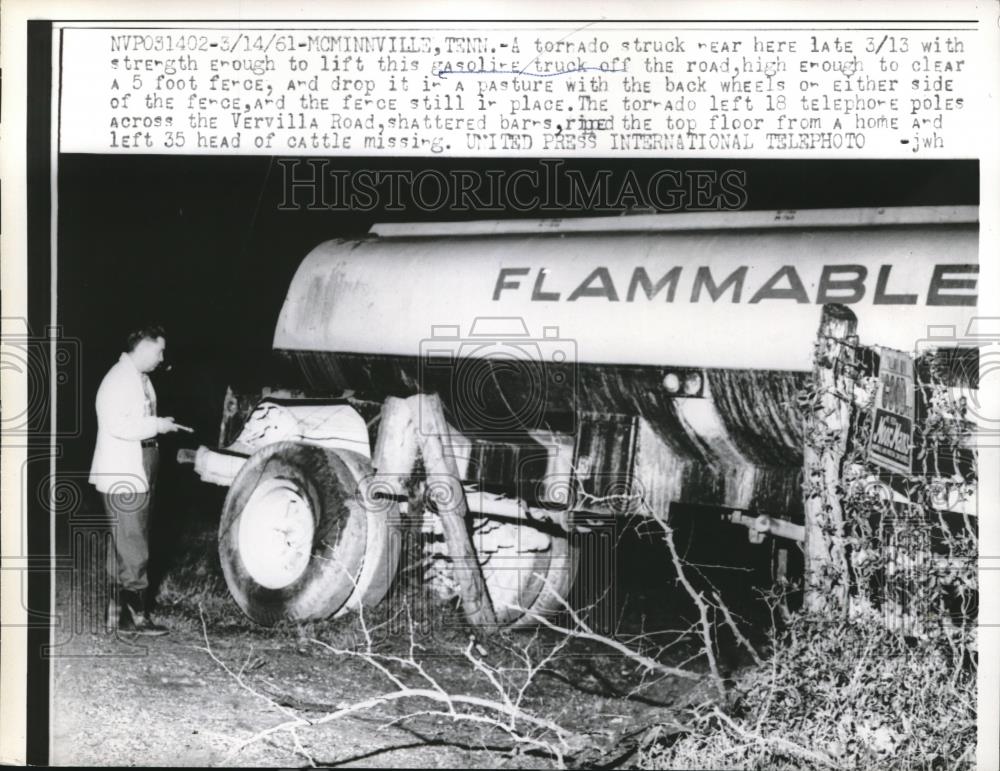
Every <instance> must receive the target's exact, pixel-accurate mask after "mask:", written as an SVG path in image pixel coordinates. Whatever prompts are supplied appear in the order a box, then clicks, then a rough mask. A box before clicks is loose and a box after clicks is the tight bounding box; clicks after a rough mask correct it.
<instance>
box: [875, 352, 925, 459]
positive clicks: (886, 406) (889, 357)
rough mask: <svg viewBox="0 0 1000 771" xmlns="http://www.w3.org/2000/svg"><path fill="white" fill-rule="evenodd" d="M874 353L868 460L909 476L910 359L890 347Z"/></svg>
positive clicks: (911, 452)
mask: <svg viewBox="0 0 1000 771" xmlns="http://www.w3.org/2000/svg"><path fill="white" fill-rule="evenodd" d="M877 350H878V352H879V368H878V380H879V387H878V393H877V395H876V397H875V405H874V414H873V417H872V433H871V438H870V440H869V444H868V459H869V460H870V461H872V462H873V463H877V464H878V465H879V466H882V467H883V468H885V469H888V470H890V471H895V472H897V473H900V474H909V473H910V470H911V463H912V456H913V417H914V397H913V359H912V358H911V357H910V356H909V355H908V354H906V353H903V352H902V351H894V350H892V349H891V348H878V349H877Z"/></svg>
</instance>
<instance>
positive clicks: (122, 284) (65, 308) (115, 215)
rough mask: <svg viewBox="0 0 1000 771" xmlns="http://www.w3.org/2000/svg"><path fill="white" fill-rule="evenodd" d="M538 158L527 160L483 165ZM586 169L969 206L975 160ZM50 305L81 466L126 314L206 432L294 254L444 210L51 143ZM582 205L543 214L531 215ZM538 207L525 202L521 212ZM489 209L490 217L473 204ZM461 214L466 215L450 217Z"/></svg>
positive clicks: (358, 162) (264, 169)
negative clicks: (152, 342) (73, 360)
mask: <svg viewBox="0 0 1000 771" xmlns="http://www.w3.org/2000/svg"><path fill="white" fill-rule="evenodd" d="M330 163H331V166H330V168H341V169H372V168H388V167H392V168H412V169H422V168H430V167H435V168H438V169H441V170H447V169H449V168H451V169H454V168H468V169H475V168H479V169H482V168H484V166H483V164H484V161H482V160H477V161H470V160H468V159H433V161H432V160H428V159H412V160H408V159H388V160H377V161H373V160H372V159H348V158H338V159H331V161H330ZM489 164H490V168H495V169H508V170H513V169H516V168H521V167H531V166H532V165H534V167H535V168H537V167H538V166H537V160H530V159H529V160H526V159H519V160H517V161H489ZM566 168H579V169H581V170H583V171H584V172H585V173H587V174H591V173H593V172H594V171H595V170H597V169H600V168H610V169H612V170H613V173H614V174H615V175H621V174H623V173H624V172H625V171H626V169H628V168H632V169H634V170H635V173H636V174H637V175H639V176H640V177H641V176H642V175H644V174H648V173H650V172H651V171H654V170H658V169H665V168H666V169H677V170H689V169H719V170H721V169H730V168H738V169H743V170H745V172H746V182H747V190H748V201H747V205H746V208H748V209H774V208H798V209H807V208H818V207H843V206H885V205H893V204H895V205H918V204H976V203H978V190H979V180H978V166H977V164H976V163H975V162H964V161H962V162H958V161H916V160H913V161H909V160H907V161H877V162H872V161H844V160H836V161H809V162H804V161H732V160H728V161H727V160H713V161H704V160H700V161H691V160H685V161H677V160H672V159H663V160H644V161H632V162H627V161H615V162H611V163H609V162H608V161H599V160H578V161H567V162H566ZM58 171H59V243H58V276H59V279H58V280H59V286H58V293H59V294H58V296H59V301H58V315H59V323H60V325H61V326H62V333H63V335H65V336H68V337H70V338H77V339H79V340H80V350H81V357H80V368H81V370H80V374H81V380H80V386H81V393H80V399H81V404H82V406H83V410H84V415H83V418H84V420H83V423H82V425H83V429H84V431H83V437H82V438H81V440H80V441H77V442H68V443H66V445H65V446H64V447H65V452H66V456H65V457H66V459H67V462H69V463H73V464H75V463H82V464H84V465H86V464H87V463H89V453H90V452H91V450H92V446H91V445H92V437H93V435H94V430H95V428H96V425H95V424H96V418H95V416H94V415H93V398H94V394H95V392H96V389H97V385H98V383H99V382H100V379H101V377H103V375H104V372H105V371H106V370H107V368H108V367H109V366H110V365H111V364H112V363H113V362H114V361H115V360H116V359H117V356H118V353H119V352H120V351H121V337H122V335H123V332H124V330H125V329H126V328H128V326H129V325H130V324H132V323H134V322H135V321H137V320H147V319H152V320H157V321H160V322H162V323H163V324H164V325H165V326H166V328H167V330H168V357H169V358H170V359H172V361H173V362H174V364H175V369H174V371H173V372H172V373H170V374H169V375H165V376H162V377H160V378H159V379H158V391H159V393H160V401H161V410H160V411H161V414H174V416H175V417H177V418H178V419H179V420H181V421H183V422H187V423H189V424H190V425H193V426H195V427H196V428H197V429H198V434H197V436H196V437H195V438H194V439H193V440H192V443H193V444H194V445H197V444H198V443H205V444H211V443H212V442H213V440H214V438H215V432H216V431H217V426H218V419H219V414H220V407H221V401H222V396H223V394H224V392H225V386H226V384H227V383H228V382H233V381H236V382H253V381H263V382H268V381H269V380H272V379H273V376H272V375H271V374H269V373H268V371H267V359H268V357H267V352H268V350H269V347H270V343H271V333H272V331H273V324H274V322H275V319H276V316H277V312H278V309H279V308H280V305H281V301H282V300H283V299H284V294H285V290H286V289H287V286H288V283H289V281H290V279H291V276H292V273H293V272H294V270H295V268H296V266H297V265H298V263H299V261H300V260H301V259H302V258H303V257H304V256H305V255H306V253H307V252H308V251H309V250H310V249H312V248H313V247H314V246H315V245H316V244H318V243H319V242H321V241H324V240H327V239H330V238H335V237H345V236H346V237H352V236H360V235H362V234H364V233H365V232H366V231H367V229H368V228H369V227H370V225H371V224H373V223H375V222H381V221H414V220H419V219H427V218H431V219H447V218H448V217H447V216H446V215H443V214H442V213H441V212H438V213H436V214H432V215H427V214H424V213H421V212H420V211H418V210H416V208H415V207H413V206H412V205H410V204H409V202H407V201H403V205H404V208H403V210H402V211H397V212H392V213H387V212H384V211H382V212H379V211H371V212H356V211H350V212H345V211H331V210H317V211H305V210H299V211H296V210H282V209H280V208H279V204H280V202H281V201H282V197H283V194H284V190H283V188H284V179H283V176H284V174H283V169H282V167H281V166H279V165H278V164H277V163H276V162H274V160H273V159H270V158H267V157H165V156H95V155H63V156H61V157H60V160H59V169H58ZM587 213H588V212H576V211H567V212H564V213H559V212H555V213H554V212H552V211H547V212H545V213H544V214H542V215H541V216H546V217H551V216H562V215H565V216H572V215H574V214H587ZM532 214H534V216H539V214H538V213H537V212H534V213H533V212H530V211H528V212H524V213H523V214H521V215H520V216H532ZM484 216H485V217H486V218H489V219H493V218H497V217H498V216H502V215H497V214H495V213H488V214H486V215H484ZM462 218H469V215H462Z"/></svg>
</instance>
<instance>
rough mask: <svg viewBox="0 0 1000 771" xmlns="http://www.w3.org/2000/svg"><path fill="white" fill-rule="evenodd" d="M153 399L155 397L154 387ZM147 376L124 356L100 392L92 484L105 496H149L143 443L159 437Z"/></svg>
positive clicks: (91, 468)
mask: <svg viewBox="0 0 1000 771" xmlns="http://www.w3.org/2000/svg"><path fill="white" fill-rule="evenodd" d="M149 389H150V395H151V396H154V398H155V392H153V385H152V383H150V384H149ZM145 411H146V392H145V390H144V389H143V375H142V373H141V372H139V370H137V369H136V368H135V364H133V363H132V359H131V357H129V355H128V354H127V353H123V354H122V355H121V358H120V359H119V360H118V363H117V364H115V365H114V366H113V367H112V368H111V369H110V370H108V374H106V375H105V376H104V380H102V381H101V386H100V388H98V389H97V446H96V447H95V448H94V461H93V463H92V464H91V466H90V483H91V484H92V485H96V486H97V489H98V490H100V491H101V492H102V493H108V492H110V493H130V492H146V491H147V490H148V489H149V484H148V480H147V479H146V472H145V470H144V469H143V467H142V440H143V439H151V438H153V437H154V436H156V434H157V430H156V429H157V418H156V415H146V414H145Z"/></svg>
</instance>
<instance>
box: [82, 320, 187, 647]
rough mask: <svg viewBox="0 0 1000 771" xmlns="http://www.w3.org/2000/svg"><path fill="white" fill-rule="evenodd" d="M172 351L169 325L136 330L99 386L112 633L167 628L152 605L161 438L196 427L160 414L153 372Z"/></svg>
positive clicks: (97, 475)
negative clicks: (149, 591)
mask: <svg viewBox="0 0 1000 771" xmlns="http://www.w3.org/2000/svg"><path fill="white" fill-rule="evenodd" d="M165 348H166V340H165V338H164V332H163V329H162V328H161V327H159V326H148V327H143V328H141V329H137V330H135V331H134V332H132V333H131V334H129V335H128V338H127V340H126V347H125V353H123V354H122V355H121V358H120V359H119V360H118V363H117V364H115V365H114V366H113V367H112V368H111V369H110V370H109V371H108V373H107V374H106V375H105V376H104V380H102V381H101V386H100V388H98V389H97V405H96V406H97V446H96V447H95V448H94V461H93V464H92V465H91V468H90V483H91V484H92V485H95V486H96V487H97V489H98V491H99V492H100V493H101V498H102V499H103V501H104V510H105V511H106V512H107V514H108V516H109V517H110V519H111V526H112V533H113V538H112V540H111V542H110V543H109V544H108V567H107V569H108V576H109V577H110V578H111V581H112V587H113V588H112V592H111V600H110V602H109V604H108V617H107V627H108V631H114V630H115V629H118V630H121V631H123V632H132V633H136V634H152V635H160V634H166V633H167V629H166V628H165V627H162V626H160V625H159V624H154V623H153V622H152V620H151V619H150V618H149V616H148V615H147V607H146V606H147V599H146V588H147V586H148V585H149V582H148V580H147V578H146V564H147V562H148V561H149V516H150V511H151V509H152V503H153V490H154V486H155V483H156V467H157V462H158V460H159V458H158V450H157V446H156V436H157V434H164V433H170V432H173V431H191V429H190V428H188V427H187V426H182V425H180V424H178V423H175V422H174V419H173V418H159V417H157V416H156V392H155V391H154V390H153V384H152V383H151V382H150V380H149V375H148V373H150V372H152V371H153V370H154V369H156V368H157V367H158V366H159V365H160V363H161V362H162V361H163V351H164V349H165Z"/></svg>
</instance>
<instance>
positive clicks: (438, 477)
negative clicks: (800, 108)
mask: <svg viewBox="0 0 1000 771" xmlns="http://www.w3.org/2000/svg"><path fill="white" fill-rule="evenodd" d="M407 402H408V404H409V406H410V414H411V416H412V417H413V423H414V426H415V427H416V430H417V444H418V445H419V447H420V453H421V455H422V457H423V459H424V468H425V470H426V471H427V474H428V475H429V476H430V477H431V478H432V480H433V482H434V488H435V489H434V490H433V491H431V493H432V497H431V500H433V501H434V502H435V504H436V509H437V513H438V516H439V517H441V525H442V528H443V530H444V536H445V540H446V541H447V542H448V554H449V556H450V557H451V560H452V564H453V569H454V574H455V580H456V581H457V582H458V592H459V597H460V598H461V600H462V609H463V610H464V611H465V617H466V618H467V619H468V620H469V622H470V623H471V624H472V625H473V626H475V627H477V628H479V629H480V630H482V631H486V632H491V631H495V630H496V629H497V620H496V615H495V613H494V611H493V603H492V601H491V600H490V593H489V589H488V588H487V586H486V580H485V579H484V578H483V570H482V567H481V566H480V564H479V559H478V557H477V556H476V549H475V546H474V545H473V543H472V538H471V537H470V535H469V528H468V525H467V523H466V517H467V515H468V513H469V509H468V504H467V502H466V500H465V489H464V488H463V487H462V480H461V479H460V478H459V474H458V467H457V466H456V464H455V459H454V458H453V457H452V456H451V455H448V454H447V453H446V452H445V448H444V444H443V441H442V437H447V436H448V424H447V422H446V421H445V418H444V410H443V409H442V407H441V400H440V398H438V396H437V395H435V394H417V395H416V396H411V397H410V398H409V399H407Z"/></svg>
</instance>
